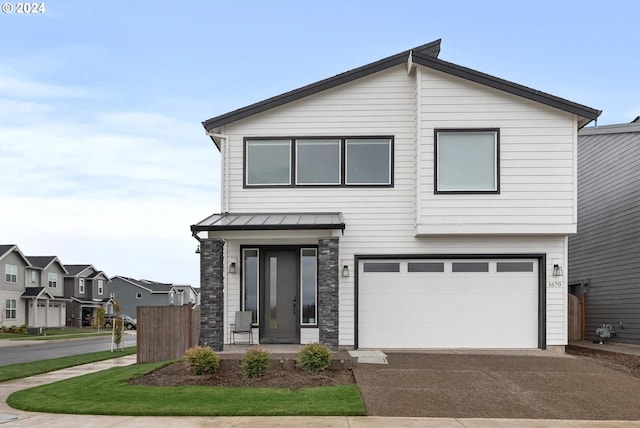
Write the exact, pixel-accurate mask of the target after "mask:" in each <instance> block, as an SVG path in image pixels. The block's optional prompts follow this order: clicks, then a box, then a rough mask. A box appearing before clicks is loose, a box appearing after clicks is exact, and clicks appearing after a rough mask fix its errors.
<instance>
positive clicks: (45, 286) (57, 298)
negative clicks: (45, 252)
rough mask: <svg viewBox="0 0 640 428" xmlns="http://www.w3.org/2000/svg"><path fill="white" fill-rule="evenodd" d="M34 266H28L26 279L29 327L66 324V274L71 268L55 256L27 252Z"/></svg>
mask: <svg viewBox="0 0 640 428" xmlns="http://www.w3.org/2000/svg"><path fill="white" fill-rule="evenodd" d="M27 259H29V261H30V262H31V266H28V267H26V268H25V272H26V278H25V280H26V283H25V292H24V293H23V295H22V298H23V299H25V300H26V314H25V316H26V320H27V325H28V326H30V327H63V326H64V325H65V324H66V318H67V309H66V306H67V304H68V303H69V302H70V299H67V298H65V297H64V287H63V281H64V276H65V275H68V274H69V272H67V270H66V269H65V267H64V265H63V264H62V262H60V259H58V257H56V256H27Z"/></svg>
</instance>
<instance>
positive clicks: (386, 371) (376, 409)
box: [353, 351, 640, 420]
mask: <svg viewBox="0 0 640 428" xmlns="http://www.w3.org/2000/svg"><path fill="white" fill-rule="evenodd" d="M541 352H544V351H541ZM386 354H387V355H388V364H387V365H383V364H355V365H354V368H353V371H354V375H355V378H356V382H357V384H358V386H359V387H360V391H361V393H362V396H363V399H364V402H365V406H366V409H367V414H368V415H370V416H406V417H449V418H518V419H520V418H524V419H582V420H584V419H590V420H640V379H638V378H636V377H633V376H630V375H627V374H624V373H622V372H618V371H615V370H612V369H609V368H606V367H603V366H601V365H598V364H596V363H593V362H591V361H587V360H584V359H581V358H576V357H572V356H564V355H563V356H557V357H552V356H519V355H471V354H434V353H402V352H397V353H394V352H386Z"/></svg>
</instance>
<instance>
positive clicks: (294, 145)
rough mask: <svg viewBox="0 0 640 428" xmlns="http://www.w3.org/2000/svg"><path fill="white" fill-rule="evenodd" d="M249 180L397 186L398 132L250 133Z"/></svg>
mask: <svg viewBox="0 0 640 428" xmlns="http://www.w3.org/2000/svg"><path fill="white" fill-rule="evenodd" d="M292 175H293V177H292ZM244 184H245V186H247V187H251V186H268V187H272V186H392V185H393V138H392V137H348V138H291V139H269V138H263V139H245V177H244Z"/></svg>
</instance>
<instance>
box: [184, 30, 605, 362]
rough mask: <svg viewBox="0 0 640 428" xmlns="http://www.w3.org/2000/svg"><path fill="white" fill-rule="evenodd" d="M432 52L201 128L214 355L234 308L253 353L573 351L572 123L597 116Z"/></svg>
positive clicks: (197, 231)
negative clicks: (215, 191)
mask: <svg viewBox="0 0 640 428" xmlns="http://www.w3.org/2000/svg"><path fill="white" fill-rule="evenodd" d="M439 52H440V41H439V40H438V41H435V42H432V43H429V44H426V45H423V46H420V47H417V48H415V49H413V50H409V51H405V52H402V53H399V54H397V55H393V56H390V57H388V58H384V59H382V60H379V61H376V62H374V63H371V64H368V65H365V66H362V67H359V68H356V69H354V70H351V71H347V72H345V73H342V74H339V75H337V76H335V77H331V78H328V79H326V80H322V81H320V82H317V83H313V84H310V85H308V86H305V87H302V88H299V89H296V90H293V91H291V92H287V93H285V94H282V95H279V96H276V97H273V98H270V99H267V100H265V101H261V102H258V103H256V104H253V105H250V106H248V107H244V108H240V109H238V110H235V111H232V112H230V113H226V114H223V115H220V116H217V117H214V118H212V119H209V120H207V121H205V122H204V123H203V125H204V127H205V129H206V132H207V134H208V135H209V136H210V137H211V138H212V139H213V141H214V143H215V145H216V147H217V148H218V150H219V151H220V153H221V165H222V172H221V178H222V186H221V213H220V214H213V215H211V216H209V217H207V218H206V219H204V220H202V221H201V222H199V223H197V224H195V225H192V226H191V230H192V233H193V234H194V236H196V238H198V240H199V241H200V248H201V253H200V257H201V311H202V317H201V324H202V325H201V337H200V341H201V344H207V345H209V346H212V347H213V348H214V349H216V350H220V349H222V347H223V342H224V343H226V342H227V341H228V340H229V338H228V333H229V330H228V329H229V325H230V324H232V323H233V322H234V315H235V312H236V311H239V310H248V311H252V312H253V314H254V318H253V321H254V327H255V330H254V332H255V334H254V337H257V338H259V342H260V343H308V342H321V343H324V344H326V345H327V346H329V347H331V348H333V349H336V348H337V347H338V346H341V347H355V348H383V349H394V348H397V349H399V348H412V349H415V348H542V349H545V348H549V347H553V348H559V349H562V348H563V347H564V345H566V344H567V285H566V276H565V274H566V266H567V246H568V236H569V235H570V234H572V233H575V232H576V227H577V210H576V208H577V207H576V147H577V137H578V129H580V128H582V127H583V126H585V125H586V124H588V123H589V122H591V121H592V120H594V119H596V118H597V117H598V115H599V114H600V112H599V111H598V110H594V109H592V108H590V107H586V106H583V105H580V104H576V103H574V102H571V101H568V100H565V99H562V98H559V97H556V96H553V95H549V94H546V93H544V92H539V91H536V90H533V89H530V88H528V87H525V86H522V85H518V84H516V83H512V82H508V81H505V80H502V79H499V78H496V77H493V76H490V75H487V74H484V73H480V72H478V71H475V70H471V69H468V68H465V67H461V66H458V65H455V64H452V63H449V62H446V61H443V60H440V59H439V58H438V55H439ZM258 77H259V75H258ZM567 79H570V76H567Z"/></svg>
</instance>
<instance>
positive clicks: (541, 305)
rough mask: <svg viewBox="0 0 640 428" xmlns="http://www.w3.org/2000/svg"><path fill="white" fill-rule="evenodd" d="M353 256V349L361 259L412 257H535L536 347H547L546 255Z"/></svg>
mask: <svg viewBox="0 0 640 428" xmlns="http://www.w3.org/2000/svg"><path fill="white" fill-rule="evenodd" d="M353 258H354V266H355V269H354V271H355V273H354V283H353V286H354V290H353V308H354V323H353V324H354V342H353V347H354V349H358V317H359V315H358V311H359V304H358V295H359V292H360V291H359V278H358V272H359V269H358V267H359V266H360V261H361V260H394V259H413V260H429V259H439V260H442V259H451V260H456V259H471V260H484V259H535V260H536V261H537V262H538V348H539V349H547V303H546V302H547V287H546V285H547V269H546V266H547V255H546V254H544V253H542V254H538V253H522V254H376V255H369V254H367V255H359V254H356V255H354V256H353Z"/></svg>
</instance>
